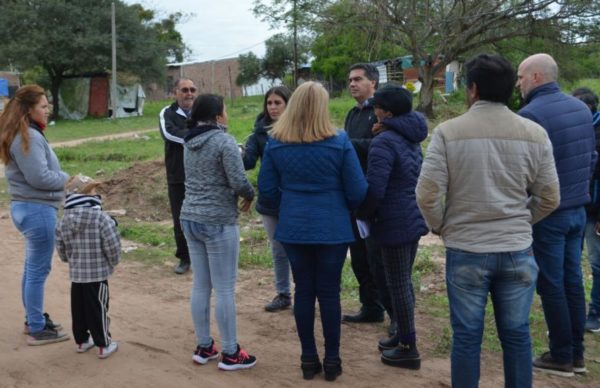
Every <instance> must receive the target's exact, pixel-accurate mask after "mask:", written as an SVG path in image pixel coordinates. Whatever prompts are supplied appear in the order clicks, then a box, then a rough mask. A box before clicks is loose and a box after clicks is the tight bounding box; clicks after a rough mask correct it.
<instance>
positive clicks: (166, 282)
mask: <svg viewBox="0 0 600 388" xmlns="http://www.w3.org/2000/svg"><path fill="white" fill-rule="evenodd" d="M7 213H8V212H7V211H6V209H0V235H1V236H2V239H0V252H2V254H1V255H0V290H1V291H0V311H2V319H0V387H2V388H9V387H41V386H44V387H81V386H88V387H127V388H132V387H198V386H207V387H297V386H310V387H326V386H328V387H330V386H332V384H329V383H326V382H325V381H324V380H323V379H322V377H321V376H319V377H317V378H315V380H313V381H312V382H306V381H304V380H302V378H301V374H300V370H299V367H298V366H299V351H300V349H299V343H298V338H297V335H296V332H295V327H294V320H293V315H292V313H291V311H286V312H283V313H278V314H270V313H266V312H264V310H263V305H264V303H265V302H267V301H268V300H269V299H270V298H271V297H272V289H273V285H272V276H271V273H270V271H267V270H252V271H240V276H239V278H240V279H239V285H238V289H237V303H238V305H237V306H238V335H239V341H240V342H241V343H242V345H243V346H245V347H247V349H249V350H250V351H251V352H252V353H253V354H255V355H256V356H257V358H258V364H257V366H256V367H255V368H254V369H251V370H247V371H241V372H221V371H219V370H218V369H217V366H216V363H215V362H210V363H209V364H207V365H204V366H198V365H194V364H193V363H192V361H191V354H192V351H193V349H194V348H195V343H194V342H195V341H194V331H193V326H192V321H191V316H190V311H189V310H190V309H189V290H190V288H191V276H190V275H184V276H176V275H174V274H172V272H171V271H170V269H168V268H167V267H164V266H161V267H148V266H145V265H143V264H139V263H131V262H125V263H122V264H121V265H120V266H119V267H118V268H117V270H116V272H115V275H114V276H113V277H112V278H111V280H110V286H111V289H110V292H111V301H110V309H111V311H110V314H111V316H112V326H111V331H112V334H113V337H114V338H115V340H118V341H119V342H120V349H119V352H118V353H117V354H116V355H115V356H113V357H112V358H109V359H107V360H98V359H97V358H96V357H95V353H94V352H93V351H90V352H88V353H85V354H77V353H76V352H75V347H74V344H73V342H72V341H68V342H62V343H59V344H52V345H47V346H41V347H31V346H27V344H26V337H25V335H23V334H22V329H23V308H22V306H21V296H20V279H21V273H22V262H23V258H22V257H23V240H22V238H21V236H20V234H19V233H18V232H17V231H16V229H15V228H14V226H13V225H12V222H11V220H10V218H9V217H8V214H7ZM45 300H46V310H47V311H49V312H50V313H51V314H52V317H53V318H54V319H55V320H56V321H57V322H61V323H62V324H63V326H64V327H65V328H67V331H69V330H68V329H69V327H70V312H69V281H68V271H67V265H66V264H63V263H61V262H60V261H59V260H58V258H57V257H55V258H54V261H53V270H52V272H51V275H50V277H49V279H48V282H47V285H46V298H45ZM417 327H418V328H419V330H420V332H421V333H426V332H427V330H428V325H427V321H426V320H425V318H423V317H422V316H420V315H419V316H417ZM384 330H385V326H383V325H343V326H342V347H341V351H342V354H341V356H342V359H343V367H344V373H343V375H342V376H341V377H340V378H339V379H338V381H337V382H336V383H335V384H337V386H341V387H373V386H377V387H411V388H416V387H427V388H433V387H449V382H450V372H449V369H450V363H449V361H448V359H447V358H437V357H433V356H432V351H431V350H430V349H429V348H428V344H426V343H423V350H422V356H423V364H422V368H421V370H420V371H407V370H402V369H397V368H391V367H387V366H384V365H383V364H381V362H380V361H379V355H378V352H377V350H376V340H377V338H378V337H379V336H381V335H382V334H383V333H384ZM316 331H317V333H320V331H321V330H320V325H318V323H317V329H316ZM212 332H213V334H214V336H215V338H216V339H217V342H218V338H219V337H218V331H217V329H216V325H215V324H214V322H213V325H212ZM428 334H431V333H428ZM425 337H426V336H425V334H423V338H425ZM319 343H320V344H322V340H321V339H319ZM429 347H431V346H429ZM501 363H502V361H501V358H500V357H499V356H498V355H491V356H490V355H486V356H485V357H484V358H483V359H482V383H481V387H499V386H502V385H503V376H502V369H501V366H500V365H501ZM542 379H543V380H542ZM535 386H536V387H582V386H584V385H582V384H581V383H579V382H578V381H577V379H570V380H566V379H561V378H554V379H548V378H546V377H544V378H542V377H540V376H536V383H535Z"/></svg>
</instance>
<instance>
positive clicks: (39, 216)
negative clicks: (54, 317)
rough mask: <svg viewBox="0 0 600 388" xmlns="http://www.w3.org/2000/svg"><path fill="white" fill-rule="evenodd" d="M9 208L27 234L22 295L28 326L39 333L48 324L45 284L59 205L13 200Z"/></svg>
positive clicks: (25, 234)
mask: <svg viewBox="0 0 600 388" xmlns="http://www.w3.org/2000/svg"><path fill="white" fill-rule="evenodd" d="M10 212H11V217H12V220H13V223H14V224H15V226H16V227H17V229H18V230H19V232H21V233H22V234H23V236H24V237H25V265H24V269H23V279H22V281H21V296H22V299H23V307H25V314H26V317H25V319H26V320H27V322H28V324H29V330H30V331H31V332H32V333H37V332H39V331H42V330H43V329H44V327H45V326H46V318H44V315H43V314H44V286H45V284H46V279H47V278H48V275H49V274H50V269H51V268H52V254H53V253H54V229H55V228H56V209H55V208H54V207H52V206H48V205H43V204H39V203H34V202H21V201H12V202H11V204H10Z"/></svg>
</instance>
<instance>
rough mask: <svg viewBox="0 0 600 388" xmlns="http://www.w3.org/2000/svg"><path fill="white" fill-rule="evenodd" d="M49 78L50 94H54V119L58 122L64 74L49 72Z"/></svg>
mask: <svg viewBox="0 0 600 388" xmlns="http://www.w3.org/2000/svg"><path fill="white" fill-rule="evenodd" d="M48 76H49V77H50V93H51V94H52V119H54V120H58V110H59V106H58V104H59V102H58V93H59V90H60V84H61V83H62V74H56V73H53V72H50V71H48Z"/></svg>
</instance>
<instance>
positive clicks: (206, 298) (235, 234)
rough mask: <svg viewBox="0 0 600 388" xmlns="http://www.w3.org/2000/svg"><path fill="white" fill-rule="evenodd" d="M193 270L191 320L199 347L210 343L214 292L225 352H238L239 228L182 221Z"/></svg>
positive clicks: (216, 312) (236, 226)
mask: <svg viewBox="0 0 600 388" xmlns="http://www.w3.org/2000/svg"><path fill="white" fill-rule="evenodd" d="M181 226H182V229H183V233H184V234H185V239H186V241H187V243H188V248H189V251H190V259H191V263H192V271H193V284H192V296H191V301H190V303H191V307H192V319H193V321H194V327H195V330H196V341H197V343H198V345H200V346H203V347H206V346H209V345H210V344H211V342H212V337H211V335H210V295H211V293H212V289H213V288H214V289H215V294H216V303H215V315H216V319H217V325H218V326H219V334H220V335H221V346H222V348H223V352H224V353H228V354H233V353H235V352H236V350H237V335H236V307H235V283H236V280H237V267H238V258H239V253H240V228H239V226H238V225H208V224H200V223H197V222H193V221H188V220H181Z"/></svg>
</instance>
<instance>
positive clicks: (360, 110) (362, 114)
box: [344, 99, 377, 175]
mask: <svg viewBox="0 0 600 388" xmlns="http://www.w3.org/2000/svg"><path fill="white" fill-rule="evenodd" d="M376 122H377V116H375V111H374V108H373V101H372V99H368V100H366V101H365V102H364V104H363V105H362V107H359V106H358V105H357V106H354V107H353V108H352V109H350V111H349V112H348V114H347V115H346V120H345V121H344V129H345V131H346V133H348V137H349V138H350V141H351V142H352V145H353V146H354V149H355V150H356V154H357V155H358V160H359V161H360V166H361V167H362V170H363V172H364V173H365V175H366V173H367V163H368V162H367V156H368V154H369V145H370V144H371V139H373V132H371V129H372V128H373V125H374V124H375V123H376Z"/></svg>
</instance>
